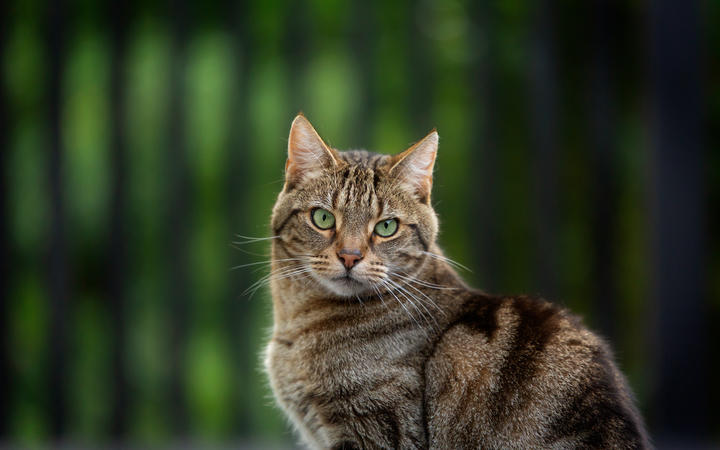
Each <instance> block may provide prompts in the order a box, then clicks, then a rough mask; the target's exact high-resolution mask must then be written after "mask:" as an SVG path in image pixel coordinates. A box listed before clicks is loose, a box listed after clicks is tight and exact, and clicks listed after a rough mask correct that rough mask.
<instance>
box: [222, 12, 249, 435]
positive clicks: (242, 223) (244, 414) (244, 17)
mask: <svg viewBox="0 0 720 450" xmlns="http://www.w3.org/2000/svg"><path fill="white" fill-rule="evenodd" d="M226 8H227V10H226V13H227V15H228V18H229V21H228V22H229V23H228V26H229V27H230V29H231V31H232V33H233V36H234V42H235V51H236V61H237V66H236V69H237V70H236V72H237V76H238V77H239V83H238V85H237V86H236V89H234V91H233V101H232V104H231V105H230V108H231V114H230V116H231V117H232V118H233V120H232V126H231V132H230V137H229V139H228V142H229V146H230V149H229V151H228V152H227V155H228V167H229V168H230V170H229V171H228V172H226V173H225V177H226V183H227V185H228V188H227V190H226V192H227V193H228V197H227V205H226V211H227V213H228V215H229V217H228V222H229V223H230V229H231V231H232V232H237V233H242V230H247V229H251V224H250V223H248V222H246V220H247V219H246V218H247V217H248V214H246V211H247V208H248V202H247V199H248V196H249V194H248V193H249V192H251V188H250V185H249V183H248V182H247V181H248V178H249V175H250V173H249V171H248V167H249V162H248V155H249V153H250V152H249V149H247V148H245V145H246V143H247V142H248V139H247V136H248V134H249V129H248V127H247V121H248V111H247V108H246V107H245V105H247V104H248V86H249V83H248V81H249V77H250V64H251V61H252V59H253V58H252V56H253V55H252V47H253V41H252V40H251V37H252V36H251V34H250V33H248V32H247V30H248V27H249V26H250V25H251V23H250V17H249V14H248V11H247V9H248V4H247V2H246V1H240V2H237V3H234V2H232V1H228V2H227V4H226ZM231 251H232V255H231V258H230V259H229V260H235V259H236V258H238V257H240V258H241V259H242V261H241V262H240V264H244V263H248V262H250V261H249V259H248V257H247V253H244V252H238V251H235V250H234V249H231ZM230 275H231V277H232V278H231V279H230V280H229V286H230V289H228V294H227V295H228V296H229V298H228V302H227V312H228V314H227V317H226V319H227V322H226V327H227V329H228V330H229V332H230V337H231V339H232V342H231V343H230V348H236V349H237V350H236V351H234V352H233V353H232V364H233V368H234V370H235V371H236V375H237V376H236V379H237V382H236V383H234V385H235V389H234V391H233V399H232V402H233V414H232V416H233V423H232V427H233V433H234V434H247V433H249V432H250V431H252V430H251V424H252V417H251V414H252V409H251V408H247V407H244V406H243V405H245V404H246V398H247V397H245V393H244V392H243V389H242V387H241V386H240V385H239V383H240V382H241V381H242V378H241V377H244V376H246V375H247V374H251V373H254V372H253V371H254V370H255V367H256V364H255V361H254V360H253V359H252V358H248V356H247V355H252V354H254V352H255V351H256V349H254V348H250V346H249V343H250V342H252V331H253V327H252V323H251V319H252V317H253V316H252V311H251V309H250V303H249V302H247V301H243V299H240V298H239V296H240V293H241V292H242V291H243V290H244V289H245V288H244V287H247V286H249V285H250V284H251V280H250V272H249V271H246V270H237V271H232V273H231V274H230Z"/></svg>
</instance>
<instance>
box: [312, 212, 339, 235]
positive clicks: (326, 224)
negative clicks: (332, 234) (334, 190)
mask: <svg viewBox="0 0 720 450" xmlns="http://www.w3.org/2000/svg"><path fill="white" fill-rule="evenodd" d="M312 221H313V223H314V224H315V225H316V226H317V227H318V228H320V229H321V230H327V229H329V228H332V227H333V226H334V225H335V216H333V215H332V213H331V212H330V211H328V210H327V209H322V208H318V209H316V210H314V211H313V212H312Z"/></svg>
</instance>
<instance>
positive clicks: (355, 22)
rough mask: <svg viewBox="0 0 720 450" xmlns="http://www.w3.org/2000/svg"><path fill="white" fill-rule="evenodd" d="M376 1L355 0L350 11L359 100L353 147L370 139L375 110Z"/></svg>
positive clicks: (352, 133)
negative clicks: (374, 52)
mask: <svg viewBox="0 0 720 450" xmlns="http://www.w3.org/2000/svg"><path fill="white" fill-rule="evenodd" d="M374 6H375V3H374V2H367V1H364V0H354V1H353V2H352V6H351V7H350V10H351V12H352V14H351V20H350V23H351V27H352V28H351V36H352V38H351V47H352V51H353V53H354V56H355V58H354V59H355V61H356V64H355V66H354V67H353V70H355V71H357V73H358V79H359V90H360V95H359V100H360V105H359V107H358V113H357V117H356V119H355V121H354V122H353V126H352V129H351V130H350V133H351V136H350V138H351V141H350V143H351V144H352V145H353V146H354V147H358V146H364V145H365V144H366V143H367V142H369V137H370V121H371V118H372V117H373V112H374V111H375V105H376V101H375V97H374V96H373V93H374V92H375V85H374V84H375V83H374V77H373V74H374V72H375V61H376V60H375V58H373V49H374V48H375V34H376V33H375V20H374V14H375V11H374Z"/></svg>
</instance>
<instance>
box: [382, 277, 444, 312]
mask: <svg viewBox="0 0 720 450" xmlns="http://www.w3.org/2000/svg"><path fill="white" fill-rule="evenodd" d="M394 275H395V276H398V275H397V274H394ZM402 285H403V286H407V287H408V288H410V289H413V290H414V291H416V292H417V293H418V294H420V295H422V296H423V297H425V298H426V299H427V301H428V302H429V303H430V305H431V306H433V307H435V309H437V310H438V312H440V314H442V315H443V316H446V315H447V314H446V313H445V311H443V310H442V308H440V306H438V304H437V303H435V301H434V300H433V299H432V298H430V297H428V296H427V295H426V294H425V293H424V292H423V291H421V290H420V289H418V288H416V287H415V286H413V285H411V284H410V283H408V282H404V283H402ZM398 286H400V283H398ZM418 301H420V299H418ZM435 323H436V324H437V322H435Z"/></svg>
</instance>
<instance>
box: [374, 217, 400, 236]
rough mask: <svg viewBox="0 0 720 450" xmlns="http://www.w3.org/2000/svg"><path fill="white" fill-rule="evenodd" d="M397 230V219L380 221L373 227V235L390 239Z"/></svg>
mask: <svg viewBox="0 0 720 450" xmlns="http://www.w3.org/2000/svg"><path fill="white" fill-rule="evenodd" d="M397 229H398V222H397V219H387V220H381V221H380V222H378V223H377V225H375V234H377V235H378V236H382V237H390V236H392V235H393V234H395V232H396V231H397Z"/></svg>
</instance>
